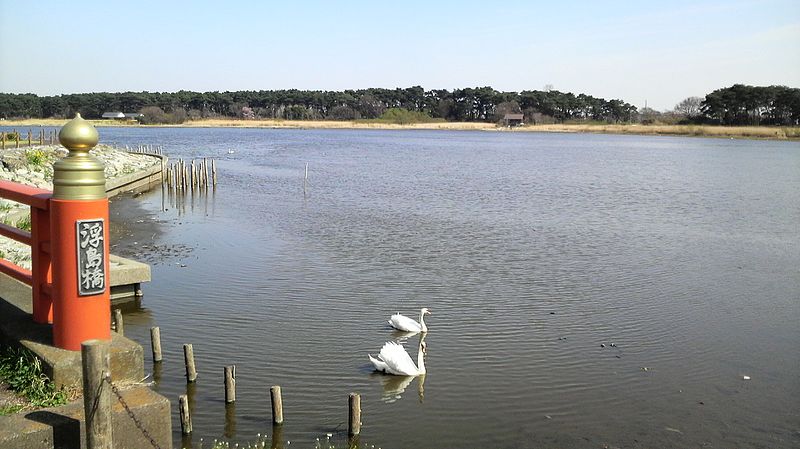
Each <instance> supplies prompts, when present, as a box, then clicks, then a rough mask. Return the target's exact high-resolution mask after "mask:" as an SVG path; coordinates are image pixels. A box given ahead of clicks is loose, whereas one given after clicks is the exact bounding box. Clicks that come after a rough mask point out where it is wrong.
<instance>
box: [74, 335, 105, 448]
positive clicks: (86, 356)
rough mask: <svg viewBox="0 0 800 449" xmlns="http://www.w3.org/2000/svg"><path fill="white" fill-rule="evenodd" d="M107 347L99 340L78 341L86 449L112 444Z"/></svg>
mask: <svg viewBox="0 0 800 449" xmlns="http://www.w3.org/2000/svg"><path fill="white" fill-rule="evenodd" d="M108 346H109V345H108V342H106V341H102V340H87V341H85V342H83V343H81V367H82V370H83V412H84V417H85V419H86V448H87V449H107V448H110V447H112V440H111V379H110V376H111V371H110V369H109V357H108Z"/></svg>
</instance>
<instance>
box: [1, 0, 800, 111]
mask: <svg viewBox="0 0 800 449" xmlns="http://www.w3.org/2000/svg"><path fill="white" fill-rule="evenodd" d="M493 3H494V4H493ZM736 83H741V84H750V85H760V86H766V85H785V86H790V87H800V1H798V0H763V1H750V0H743V1H738V0H720V1H716V0H715V1H702V0H697V1H631V2H629V1H614V0H606V1H568V0H563V1H550V2H537V1H513V0H508V1H502V2H488V1H439V2H436V1H434V0H429V1H416V0H405V1H400V2H380V1H374V0H373V1H371V2H362V1H349V2H348V1H339V2H335V1H315V0H305V1H295V2H289V1H283V2H272V1H252V2H247V1H239V0H227V1H224V2H223V1H202V0H195V1H180V0H176V1H149V0H136V1H129V2H120V1H108V0H104V1H78V0H76V1H70V2H66V1H49V0H37V1H30V0H24V1H17V0H0V92H4V93H34V94H38V95H59V94H68V93H81V92H124V91H150V92H173V91H178V90H193V91H236V90H275V89H292V88H294V89H303V90H344V89H361V88H368V87H384V88H395V87H411V86H422V87H424V88H425V89H426V90H430V89H454V88H464V87H479V86H491V87H493V88H495V89H497V90H501V91H515V92H519V91H522V90H542V89H544V88H545V86H548V85H550V86H552V87H553V88H554V89H556V90H559V91H562V92H573V93H575V94H576V95H577V94H579V93H584V94H588V95H592V96H595V97H602V98H605V99H612V98H618V99H621V100H624V101H627V102H628V103H631V104H633V105H635V106H637V107H639V108H641V107H643V106H645V105H647V106H648V107H651V108H654V109H656V110H670V109H672V108H673V107H674V106H675V105H676V104H677V103H678V102H679V101H681V100H682V99H684V98H686V97H690V96H700V97H703V96H705V95H706V94H707V93H710V92H712V91H713V90H715V89H719V88H723V87H729V86H731V85H733V84H736Z"/></svg>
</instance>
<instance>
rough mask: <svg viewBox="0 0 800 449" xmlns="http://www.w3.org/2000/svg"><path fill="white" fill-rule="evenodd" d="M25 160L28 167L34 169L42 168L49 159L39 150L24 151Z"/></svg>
mask: <svg viewBox="0 0 800 449" xmlns="http://www.w3.org/2000/svg"><path fill="white" fill-rule="evenodd" d="M25 160H27V161H28V164H29V165H32V166H34V167H42V166H44V165H45V164H46V163H49V162H50V157H49V155H48V154H47V152H45V151H44V150H41V149H39V148H35V149H28V150H25Z"/></svg>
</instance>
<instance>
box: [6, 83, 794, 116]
mask: <svg viewBox="0 0 800 449" xmlns="http://www.w3.org/2000/svg"><path fill="white" fill-rule="evenodd" d="M396 109H399V110H405V111H410V112H413V113H415V114H418V116H420V117H422V116H424V117H430V118H431V119H438V120H447V121H467V122H470V121H483V122H494V121H499V120H502V118H503V116H504V115H505V114H508V113H522V114H524V121H525V122H526V123H529V124H541V123H564V122H573V121H595V122H611V123H616V122H642V123H656V122H659V123H716V124H721V125H798V124H800V89H797V88H790V87H784V86H769V87H756V86H745V85H741V84H736V85H734V86H732V87H728V88H724V89H718V90H715V91H714V92H711V93H710V94H708V95H706V97H705V98H700V97H689V98H687V99H685V100H683V101H681V102H680V103H679V104H678V105H676V106H675V108H674V110H672V111H668V112H658V111H655V110H653V109H649V108H642V109H641V110H638V109H637V108H636V107H635V106H633V105H630V104H628V103H626V102H624V101H622V100H617V99H612V100H605V99H603V98H596V97H592V96H591V95H585V94H578V95H575V94H573V93H570V92H567V93H564V92H560V91H557V90H552V89H545V90H526V91H522V92H500V91H497V90H495V89H493V88H491V87H477V88H466V89H453V90H452V91H450V90H446V89H434V90H428V91H426V90H425V89H423V88H422V87H419V86H414V87H409V88H405V89H401V88H397V89H380V88H371V89H361V90H345V91H308V90H296V89H290V90H261V91H237V92H191V91H183V90H182V91H178V92H121V93H108V92H98V93H85V94H66V95H57V96H42V97H40V96H37V95H34V94H5V93H0V117H2V118H49V117H55V118H66V117H71V116H72V115H73V114H74V113H75V112H80V113H81V114H82V115H83V116H84V117H85V118H90V119H96V118H100V117H101V115H102V114H103V113H104V112H110V111H120V112H141V113H142V114H144V116H143V117H142V121H143V122H144V123H181V122H183V121H185V120H187V119H200V118H215V117H216V118H234V117H236V118H242V119H256V118H264V119H287V120H358V119H375V118H379V117H381V116H383V114H385V113H386V112H387V111H392V110H396Z"/></svg>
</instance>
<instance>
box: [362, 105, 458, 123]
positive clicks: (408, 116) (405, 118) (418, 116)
mask: <svg viewBox="0 0 800 449" xmlns="http://www.w3.org/2000/svg"><path fill="white" fill-rule="evenodd" d="M370 121H375V122H379V123H394V124H397V125H410V124H412V123H431V122H443V121H444V119H442V118H433V117H431V116H430V115H428V114H426V113H424V112H419V111H409V110H408V109H402V108H391V109H387V110H386V112H384V113H383V114H381V116H380V117H378V118H376V119H373V120H370Z"/></svg>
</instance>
